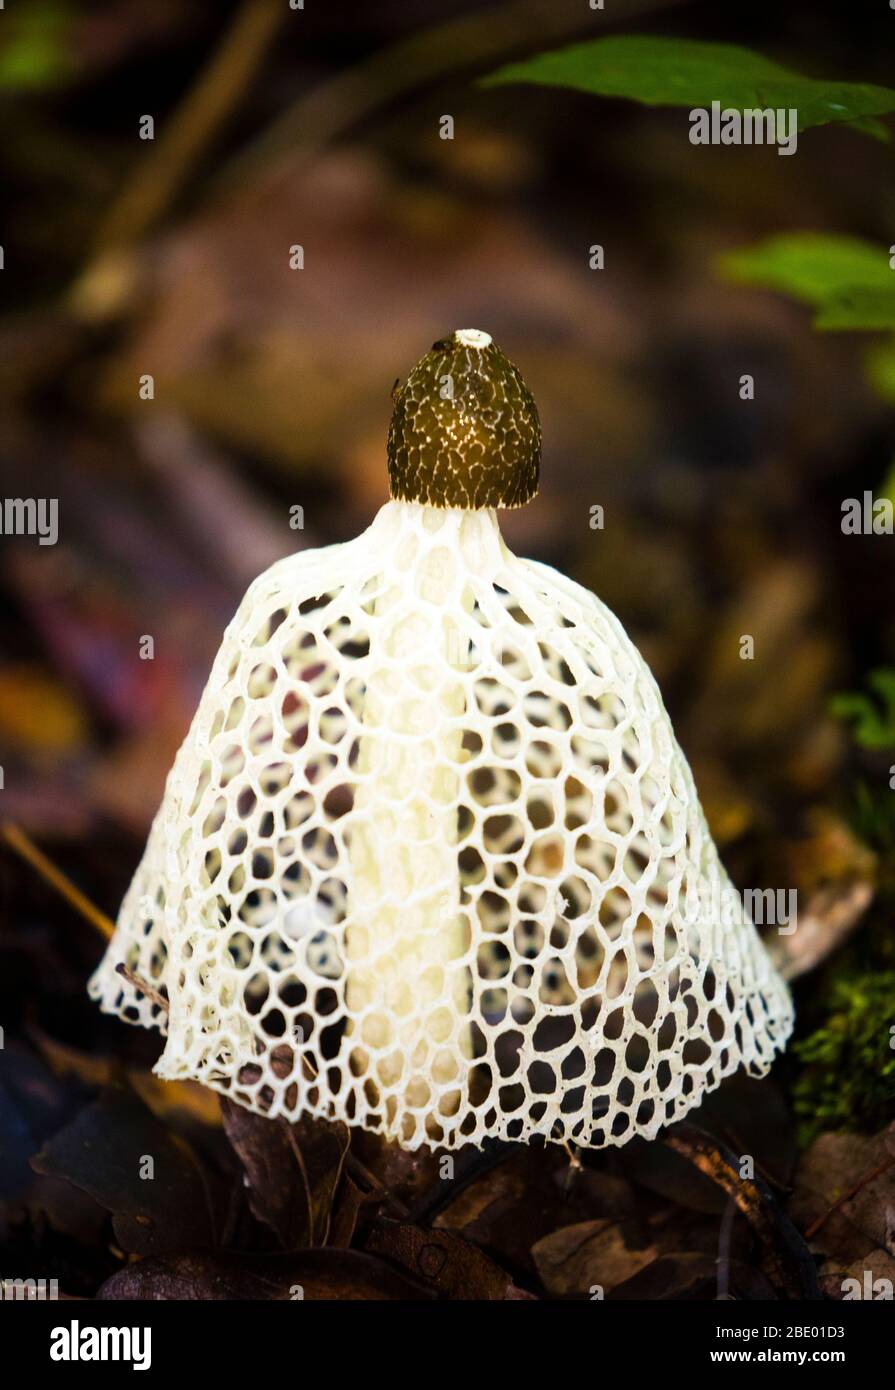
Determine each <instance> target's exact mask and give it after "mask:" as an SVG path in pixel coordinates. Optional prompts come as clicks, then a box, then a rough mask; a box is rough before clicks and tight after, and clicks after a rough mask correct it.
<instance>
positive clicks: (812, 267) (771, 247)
mask: <svg viewBox="0 0 895 1390" xmlns="http://www.w3.org/2000/svg"><path fill="white" fill-rule="evenodd" d="M716 268H717V270H718V271H719V272H720V274H721V275H723V276H724V277H725V278H726V279H729V280H735V281H737V282H739V283H740V284H744V285H762V286H764V287H765V288H767V289H771V290H781V291H782V292H783V293H784V294H790V295H792V296H793V298H794V299H799V300H802V302H803V303H805V304H811V305H812V306H813V307H815V308H817V309H822V308H824V307H825V306H826V305H827V304H829V303H830V302H831V301H833V300H836V299H837V298H839V297H841V296H845V295H848V294H852V293H855V292H856V291H858V290H861V291H865V290H866V291H873V292H875V293H878V294H880V295H886V294H890V293H891V292H892V291H893V290H895V272H893V271H892V270H891V269H890V267H889V250H888V247H885V246H876V245H874V243H873V242H872V241H863V240H861V238H860V237H850V236H828V235H826V234H825V233H823V232H787V233H784V234H782V235H781V236H774V237H770V238H769V239H768V240H767V241H763V242H761V243H759V244H758V245H757V246H748V247H744V248H743V249H742V250H740V251H731V252H728V253H727V254H726V255H723V256H720V257H719V258H718V260H717V262H716Z"/></svg>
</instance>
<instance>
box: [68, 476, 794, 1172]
mask: <svg viewBox="0 0 895 1390" xmlns="http://www.w3.org/2000/svg"><path fill="white" fill-rule="evenodd" d="M694 894H695V895H697V896H699V897H700V899H701V900H703V901H707V902H709V903H714V904H720V905H721V907H722V909H723V910H722V911H721V912H720V913H718V914H716V915H715V917H713V918H712V917H709V918H704V917H703V918H702V919H699V920H690V917H689V915H688V913H687V912H686V911H685V904H686V902H687V901H689V900H690V899H691V898H692V897H693V895H694ZM119 961H124V962H125V964H126V965H127V966H128V967H129V969H130V970H131V971H133V972H135V973H136V974H137V975H138V976H140V977H141V978H143V979H144V980H147V981H150V982H151V983H152V984H153V985H154V986H155V987H156V989H160V990H161V991H162V992H163V993H165V994H166V995H167V997H168V1000H169V1005H170V1007H169V1011H167V1012H166V1011H164V1010H162V1009H160V1008H159V1006H158V1005H157V1004H153V1003H151V1002H150V1001H149V1000H148V999H147V998H146V997H145V996H143V995H141V994H140V993H138V992H137V991H136V990H135V989H134V988H133V987H132V986H131V985H130V984H128V983H126V982H124V981H123V980H122V978H121V977H120V976H119V975H118V974H116V972H115V966H116V965H117V964H118V962H119ZM90 991H91V994H92V996H93V997H94V998H95V999H97V1000H98V1001H99V1002H100V1004H101V1006H102V1008H103V1009H105V1010H106V1011H109V1012H113V1013H117V1014H119V1015H121V1017H123V1018H125V1019H128V1020H130V1021H132V1022H137V1023H142V1024H144V1025H147V1026H156V1027H159V1028H161V1029H162V1031H166V1032H167V1045H166V1047H165V1050H164V1053H163V1055H162V1057H161V1059H160V1061H159V1063H158V1065H157V1068H156V1070H157V1072H158V1074H159V1075H161V1076H164V1077H194V1078H197V1079H198V1080H200V1081H203V1082H204V1083H205V1084H207V1085H209V1086H213V1087H215V1088H216V1089H218V1090H220V1091H222V1092H225V1093H226V1094H227V1095H229V1096H230V1097H231V1098H232V1099H233V1100H236V1101H238V1102H241V1103H242V1104H244V1105H247V1106H250V1107H251V1108H252V1109H254V1110H258V1111H260V1112H262V1113H264V1114H269V1115H278V1114H283V1115H286V1116H289V1117H295V1116H296V1115H298V1114H299V1113H300V1112H302V1111H306V1112H311V1113H313V1114H316V1115H320V1116H326V1117H331V1118H338V1119H343V1120H346V1121H348V1122H349V1123H351V1124H358V1125H363V1126H365V1127H366V1128H369V1129H375V1130H379V1131H381V1132H383V1133H384V1134H387V1135H389V1136H391V1137H394V1138H396V1139H397V1140H399V1142H400V1143H401V1144H402V1145H403V1146H404V1147H405V1148H416V1147H417V1146H419V1145H420V1144H429V1145H432V1146H437V1145H446V1146H448V1147H457V1146H459V1145H461V1144H463V1143H466V1142H472V1143H476V1144H480V1143H481V1142H482V1140H483V1139H485V1138H486V1137H489V1136H499V1137H502V1138H505V1139H518V1140H527V1139H529V1138H531V1137H532V1136H533V1135H536V1134H540V1135H544V1136H545V1137H548V1138H552V1139H556V1140H561V1139H571V1140H573V1141H575V1142H576V1143H578V1144H583V1145H594V1146H597V1145H602V1144H621V1143H624V1142H625V1141H626V1140H627V1139H628V1138H630V1137H631V1136H632V1135H633V1134H635V1133H638V1134H642V1135H646V1136H652V1135H654V1134H655V1132H656V1131H657V1129H658V1128H659V1127H660V1126H661V1125H662V1124H665V1123H667V1122H670V1121H672V1120H674V1119H678V1118H680V1116H682V1115H683V1114H684V1113H685V1112H686V1111H687V1110H689V1109H690V1108H691V1107H692V1106H693V1105H695V1104H696V1103H697V1102H698V1101H699V1100H700V1098H701V1097H702V1095H703V1093H704V1092H706V1091H708V1090H710V1089H712V1088H713V1087H715V1086H717V1085H718V1083H719V1082H720V1080H721V1078H722V1077H723V1076H724V1075H726V1074H727V1073H729V1072H731V1071H733V1070H734V1069H735V1068H736V1067H738V1066H739V1065H741V1064H744V1065H746V1066H747V1067H748V1068H749V1069H750V1070H751V1071H752V1072H755V1073H760V1072H762V1071H764V1070H766V1069H767V1067H768V1066H769V1064H770V1062H771V1060H772V1058H773V1055H774V1052H775V1050H776V1049H779V1048H781V1047H782V1046H783V1045H784V1043H785V1041H786V1038H787V1037H788V1034H789V1031H790V1028H791V1024H792V1012H791V1005H790V1000H789V995H788V992H787V990H786V987H785V985H784V984H783V983H782V981H781V980H780V979H779V977H778V976H777V975H776V974H775V972H774V971H773V969H772V967H771V965H770V963H769V960H768V957H767V955H766V952H765V950H764V947H763V946H762V944H761V942H760V940H759V938H758V935H757V933H756V932H755V930H754V928H753V926H752V925H751V923H750V922H749V921H748V919H747V918H746V916H745V914H744V911H743V906H742V903H741V900H740V899H739V897H738V895H737V893H736V891H735V890H734V888H733V886H732V885H731V883H730V881H729V879H728V878H727V875H726V874H725V872H724V869H723V867H722V866H721V864H720V861H719V858H718V854H717V851H716V849H715V846H714V844H713V842H712V839H711V836H710V834H709V832H708V829H707V827H706V823H705V819H704V816H703V814H702V811H701V808H700V806H699V802H698V800H697V797H696V793H695V790H694V787H693V781H692V777H691V774H690V770H689V767H688V765H687V762H686V760H685V759H684V757H683V754H682V753H681V751H680V749H679V748H678V746H677V744H676V742H675V739H674V735H673V732H672V729H671V726H670V723H669V720H668V716H667V715H666V713H665V710H664V708H663V705H662V701H661V697H660V695H659V692H658V689H657V687H656V684H655V682H654V680H653V678H652V676H651V675H650V673H649V671H648V669H647V667H646V666H645V664H644V662H643V660H642V659H641V657H640V656H639V654H638V652H637V651H636V649H635V648H634V647H633V645H632V644H631V642H630V640H629V639H628V638H627V636H626V635H625V633H624V631H623V630H622V628H621V626H620V625H619V623H618V621H617V620H616V619H615V617H614V616H613V615H612V614H611V613H610V612H609V610H608V609H607V608H606V607H605V606H604V605H603V604H601V603H600V602H599V600H598V599H596V598H595V597H594V596H593V595H592V594H590V593H588V592H587V591H586V590H584V589H582V588H580V587H579V586H578V585H576V584H574V583H572V582H571V581H570V580H567V579H565V578H563V577H562V576H560V575H559V574H557V573H556V572H555V571H554V570H552V569H550V568H549V567H547V566H546V565H542V564H537V563H535V562H533V561H527V560H520V559H518V558H516V557H515V556H513V555H512V554H511V553H510V552H509V550H508V549H507V547H506V546H505V545H504V543H503V540H502V539H501V536H500V532H499V530H498V527H497V522H496V518H495V515H494V513H493V512H466V513H464V512H460V511H437V510H432V509H429V508H426V507H422V506H419V505H416V504H410V503H402V502H390V503H388V504H387V505H386V506H384V507H383V508H382V510H381V511H380V513H379V515H378V516H377V518H376V520H375V521H374V523H373V525H372V526H371V527H370V528H369V530H367V531H366V532H365V533H364V534H363V535H361V536H360V537H359V538H358V539H357V540H355V541H353V542H350V543H349V544H346V545H339V546H332V547H329V548H328V549H325V550H318V551H310V552H304V553H302V554H299V555H297V556H294V557H292V558H290V559H287V560H284V561H281V562H280V563H279V564H276V565H274V566H273V567H272V569H270V570H268V571H267V572H266V573H265V574H263V575H262V576H261V577H260V578H259V579H258V580H257V581H256V582H255V583H254V584H253V585H252V586H251V588H250V589H249V592H248V593H247V595H246V597H245V599H244V600H243V603H242V605H241V607H240V609H239V611H238V613H237V614H236V616H235V618H234V620H233V622H232V623H231V624H230V626H229V628H228V629H227V632H226V634H225V637H224V641H223V645H222V647H221V650H220V652H219V654H218V657H217V659H216V661H215V665H214V668H213V670H212V673H211V677H210V679H209V682H208V686H207V688H206V690H205V693H204V695H203V697H202V700H201V703H200V705H199V709H198V711H197V713H196V716H195V719H194V721H193V724H192V727H191V729H190V731H189V734H188V736H187V738H186V741H185V743H184V744H183V747H182V748H181V750H180V752H179V754H178V756H177V759H176V762H175V764H174V767H173V769H172V771H171V773H170V775H169V778H168V782H167V786H166V790H165V796H164V800H163V802H162V805H161V808H160V810H159V812H158V815H157V816H156V819H155V821H154V823H153V827H152V831H151V834H150V837H149V841H148V844H147V848H146V852H145V855H144V858H143V862H142V863H141V865H140V867H139V869H138V870H137V873H136V876H135V878H134V881H133V883H132V885H131V888H130V890H129V892H128V894H127V897H126V898H125V901H124V903H123V905H122V908H121V914H120V917H119V921H118V927H117V930H116V934H115V938H114V940H113V942H112V944H111V946H110V947H109V950H108V953H107V955H106V958H105V960H104V962H103V963H102V965H101V966H100V967H99V969H98V970H97V972H96V974H95V975H94V977H93V979H92V981H91V985H90Z"/></svg>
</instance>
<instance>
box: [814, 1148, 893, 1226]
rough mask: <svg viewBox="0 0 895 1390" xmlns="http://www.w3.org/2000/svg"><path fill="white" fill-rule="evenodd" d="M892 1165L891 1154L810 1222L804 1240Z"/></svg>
mask: <svg viewBox="0 0 895 1390" xmlns="http://www.w3.org/2000/svg"><path fill="white" fill-rule="evenodd" d="M893 1164H895V1154H893V1155H892V1157H891V1158H887V1159H886V1160H885V1162H883V1163H878V1164H877V1166H876V1167H875V1168H874V1169H872V1170H871V1172H869V1173H865V1174H864V1176H863V1177H861V1178H858V1181H857V1182H856V1183H855V1185H854V1187H853V1188H851V1190H850V1191H849V1192H845V1193H843V1195H842V1196H841V1197H840V1198H839V1200H838V1201H836V1202H834V1203H833V1205H832V1206H831V1207H830V1209H829V1211H825V1212H824V1213H823V1215H822V1216H818V1217H817V1219H816V1220H815V1221H812V1222H811V1225H810V1226H809V1227H808V1229H807V1231H806V1232H805V1239H806V1240H812V1239H813V1238H814V1236H816V1235H817V1233H818V1231H819V1230H820V1228H821V1227H822V1226H824V1225H826V1223H827V1222H828V1221H829V1219H830V1217H831V1216H832V1215H833V1213H834V1212H836V1211H838V1210H839V1208H840V1207H843V1206H845V1203H846V1202H850V1201H851V1199H852V1197H856V1196H857V1194H858V1193H859V1192H860V1191H861V1188H862V1187H866V1186H867V1184H868V1183H869V1182H873V1180H874V1178H878V1177H879V1176H880V1174H881V1173H885V1172H886V1171H887V1169H889V1168H891V1167H892V1166H893Z"/></svg>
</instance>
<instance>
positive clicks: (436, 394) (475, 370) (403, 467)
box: [388, 328, 541, 511]
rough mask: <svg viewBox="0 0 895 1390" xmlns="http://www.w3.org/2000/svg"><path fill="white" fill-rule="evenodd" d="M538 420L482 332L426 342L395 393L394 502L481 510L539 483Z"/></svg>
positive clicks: (391, 438) (524, 495) (508, 502)
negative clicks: (426, 346)
mask: <svg viewBox="0 0 895 1390" xmlns="http://www.w3.org/2000/svg"><path fill="white" fill-rule="evenodd" d="M540 465H541V422H540V420H539V419H538V408H537V406H536V405H535V403H534V398H533V397H532V394H531V392H530V391H529V389H528V387H527V386H526V384H525V382H524V381H523V380H522V377H521V375H520V373H519V371H518V369H517V368H516V367H515V366H514V365H513V363H512V362H511V361H510V359H509V358H508V357H506V356H505V355H504V353H502V352H501V350H500V348H499V347H498V346H497V344H496V343H493V342H492V341H491V338H490V337H489V335H488V334H487V333H482V332H481V330H480V329H478V328H459V329H458V330H457V331H456V333H453V334H451V336H450V337H449V338H441V339H439V341H438V342H437V343H433V344H432V348H431V350H430V351H429V352H427V353H426V354H425V356H424V357H421V358H420V360H419V362H417V364H416V366H415V367H414V369H413V371H412V372H411V373H410V376H409V377H408V378H407V381H406V382H405V383H404V385H403V387H401V389H400V390H399V391H398V392H397V394H396V397H395V409H394V411H393V413H392V420H391V425H390V426H389V432H388V471H389V482H390V491H391V495H392V497H393V498H395V499H396V500H397V501H400V502H422V503H423V504H424V505H426V506H429V507H443V508H450V507H456V508H461V509H463V510H466V511H480V510H483V509H485V508H489V507H521V506H523V505H524V504H525V503H526V502H530V501H531V499H532V498H533V497H534V496H535V494H536V493H537V490H538V473H539V470H540Z"/></svg>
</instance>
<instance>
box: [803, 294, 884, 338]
mask: <svg viewBox="0 0 895 1390" xmlns="http://www.w3.org/2000/svg"><path fill="white" fill-rule="evenodd" d="M814 326H815V328H830V329H843V328H847V329H864V330H865V331H866V330H872V329H880V328H895V286H893V287H890V288H889V289H885V290H878V289H873V290H869V289H866V288H864V287H863V286H861V285H857V286H853V287H852V288H851V289H848V290H843V291H842V292H841V293H840V294H837V295H834V296H833V297H832V298H831V299H828V300H827V301H826V303H825V304H822V305H821V309H820V313H819V314H818V315H817V318H816V319H815V320H814Z"/></svg>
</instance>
